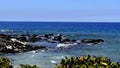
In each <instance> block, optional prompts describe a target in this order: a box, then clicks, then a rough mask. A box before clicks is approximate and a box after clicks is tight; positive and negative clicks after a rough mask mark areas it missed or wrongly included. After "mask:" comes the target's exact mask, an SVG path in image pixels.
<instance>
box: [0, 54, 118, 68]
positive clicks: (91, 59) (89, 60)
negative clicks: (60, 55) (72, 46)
mask: <svg viewBox="0 0 120 68" xmlns="http://www.w3.org/2000/svg"><path fill="white" fill-rule="evenodd" d="M0 68H13V65H12V63H11V61H10V60H9V59H8V58H6V57H0ZM18 68H40V67H38V66H37V65H29V64H20V65H19V67H18ZM55 68H120V63H116V62H112V61H111V60H110V59H109V58H107V57H96V56H90V55H88V56H86V57H83V56H81V57H71V58H67V57H65V59H62V60H61V63H60V65H55Z"/></svg>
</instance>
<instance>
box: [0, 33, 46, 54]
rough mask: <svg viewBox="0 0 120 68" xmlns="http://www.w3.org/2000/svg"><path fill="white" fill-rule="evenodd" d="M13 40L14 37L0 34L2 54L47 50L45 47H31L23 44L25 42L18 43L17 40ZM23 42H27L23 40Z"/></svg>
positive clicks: (0, 52)
mask: <svg viewBox="0 0 120 68" xmlns="http://www.w3.org/2000/svg"><path fill="white" fill-rule="evenodd" d="M12 38H13V37H12V36H10V35H4V34H0V54H7V53H20V52H27V51H32V50H39V49H46V47H45V46H31V45H29V44H23V43H25V42H21V41H20V42H17V41H15V40H17V39H12ZM16 38H17V37H16ZM13 40H14V41H13ZM22 41H25V40H24V39H22Z"/></svg>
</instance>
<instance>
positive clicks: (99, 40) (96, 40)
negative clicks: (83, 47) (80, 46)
mask: <svg viewBox="0 0 120 68" xmlns="http://www.w3.org/2000/svg"><path fill="white" fill-rule="evenodd" d="M81 42H82V43H94V44H98V43H100V42H104V40H103V39H83V40H81Z"/></svg>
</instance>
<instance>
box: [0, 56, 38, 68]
mask: <svg viewBox="0 0 120 68" xmlns="http://www.w3.org/2000/svg"><path fill="white" fill-rule="evenodd" d="M0 68H13V65H12V63H11V61H10V60H9V59H8V58H6V57H2V56H0ZM18 68H40V67H38V66H36V65H33V66H32V65H29V64H20V66H19V67H18Z"/></svg>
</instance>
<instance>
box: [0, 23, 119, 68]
mask: <svg viewBox="0 0 120 68" xmlns="http://www.w3.org/2000/svg"><path fill="white" fill-rule="evenodd" d="M0 33H4V34H23V33H30V34H45V33H54V34H58V33H60V34H65V35H69V38H75V39H84V38H101V39H104V40H105V42H104V43H102V44H98V45H96V46H77V47H73V48H69V49H65V50H57V51H47V52H39V53H32V52H27V53H23V54H17V55H7V57H9V58H10V59H12V60H14V61H13V64H14V65H15V66H17V65H18V64H22V63H25V64H37V65H39V66H41V68H48V67H49V68H52V67H53V66H54V64H52V63H51V62H50V61H51V60H52V61H56V62H58V63H59V61H60V59H61V58H63V57H64V56H68V57H70V56H85V55H88V54H89V55H95V56H106V57H109V58H111V59H112V61H117V62H120V23H114V22H111V23H109V22H94V23H93V22H0ZM42 44H43V45H44V44H45V45H55V46H56V44H50V43H42Z"/></svg>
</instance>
